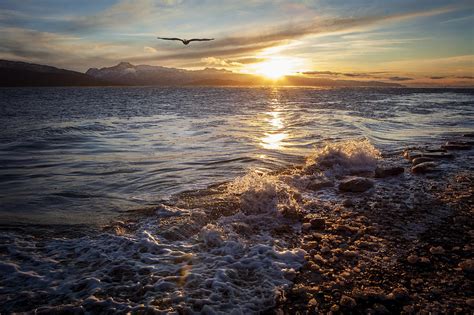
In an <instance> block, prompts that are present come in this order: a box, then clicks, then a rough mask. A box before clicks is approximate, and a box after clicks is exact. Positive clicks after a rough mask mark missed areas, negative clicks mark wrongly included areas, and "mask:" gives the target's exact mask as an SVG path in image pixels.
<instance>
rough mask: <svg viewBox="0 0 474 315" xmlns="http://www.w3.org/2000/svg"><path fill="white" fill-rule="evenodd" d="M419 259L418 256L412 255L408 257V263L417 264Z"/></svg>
mask: <svg viewBox="0 0 474 315" xmlns="http://www.w3.org/2000/svg"><path fill="white" fill-rule="evenodd" d="M418 259H419V257H418V256H417V255H410V256H408V257H407V261H408V262H409V263H410V264H413V265H414V264H416V263H417V262H418Z"/></svg>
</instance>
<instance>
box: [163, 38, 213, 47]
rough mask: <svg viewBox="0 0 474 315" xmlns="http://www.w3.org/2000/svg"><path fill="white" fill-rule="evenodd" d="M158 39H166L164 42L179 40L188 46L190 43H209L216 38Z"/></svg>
mask: <svg viewBox="0 0 474 315" xmlns="http://www.w3.org/2000/svg"><path fill="white" fill-rule="evenodd" d="M157 38H158V39H164V40H179V41H180V42H182V43H183V44H185V45H188V44H189V43H190V42H207V41H210V40H214V38H192V39H181V38H177V37H157Z"/></svg>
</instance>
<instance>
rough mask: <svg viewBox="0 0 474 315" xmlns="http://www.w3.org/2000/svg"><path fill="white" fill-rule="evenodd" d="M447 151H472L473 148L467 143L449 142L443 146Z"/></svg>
mask: <svg viewBox="0 0 474 315" xmlns="http://www.w3.org/2000/svg"><path fill="white" fill-rule="evenodd" d="M441 147H442V148H443V149H445V150H470V149H471V146H470V145H469V144H467V143H466V142H458V141H448V142H446V144H444V145H442V146H441Z"/></svg>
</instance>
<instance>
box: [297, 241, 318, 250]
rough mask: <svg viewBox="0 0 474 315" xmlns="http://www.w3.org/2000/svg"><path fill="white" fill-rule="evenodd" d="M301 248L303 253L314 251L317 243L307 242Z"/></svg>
mask: <svg viewBox="0 0 474 315" xmlns="http://www.w3.org/2000/svg"><path fill="white" fill-rule="evenodd" d="M301 247H302V248H303V249H304V250H305V251H310V250H312V249H315V248H316V247H318V242H315V241H309V242H306V243H304V244H303V245H302V246H301Z"/></svg>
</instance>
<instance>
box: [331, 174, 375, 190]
mask: <svg viewBox="0 0 474 315" xmlns="http://www.w3.org/2000/svg"><path fill="white" fill-rule="evenodd" d="M373 186H374V182H373V181H372V180H370V179H368V178H364V177H352V178H349V179H346V180H344V181H342V182H341V183H340V184H339V190H340V191H345V192H364V191H366V190H368V189H370V188H372V187H373Z"/></svg>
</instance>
